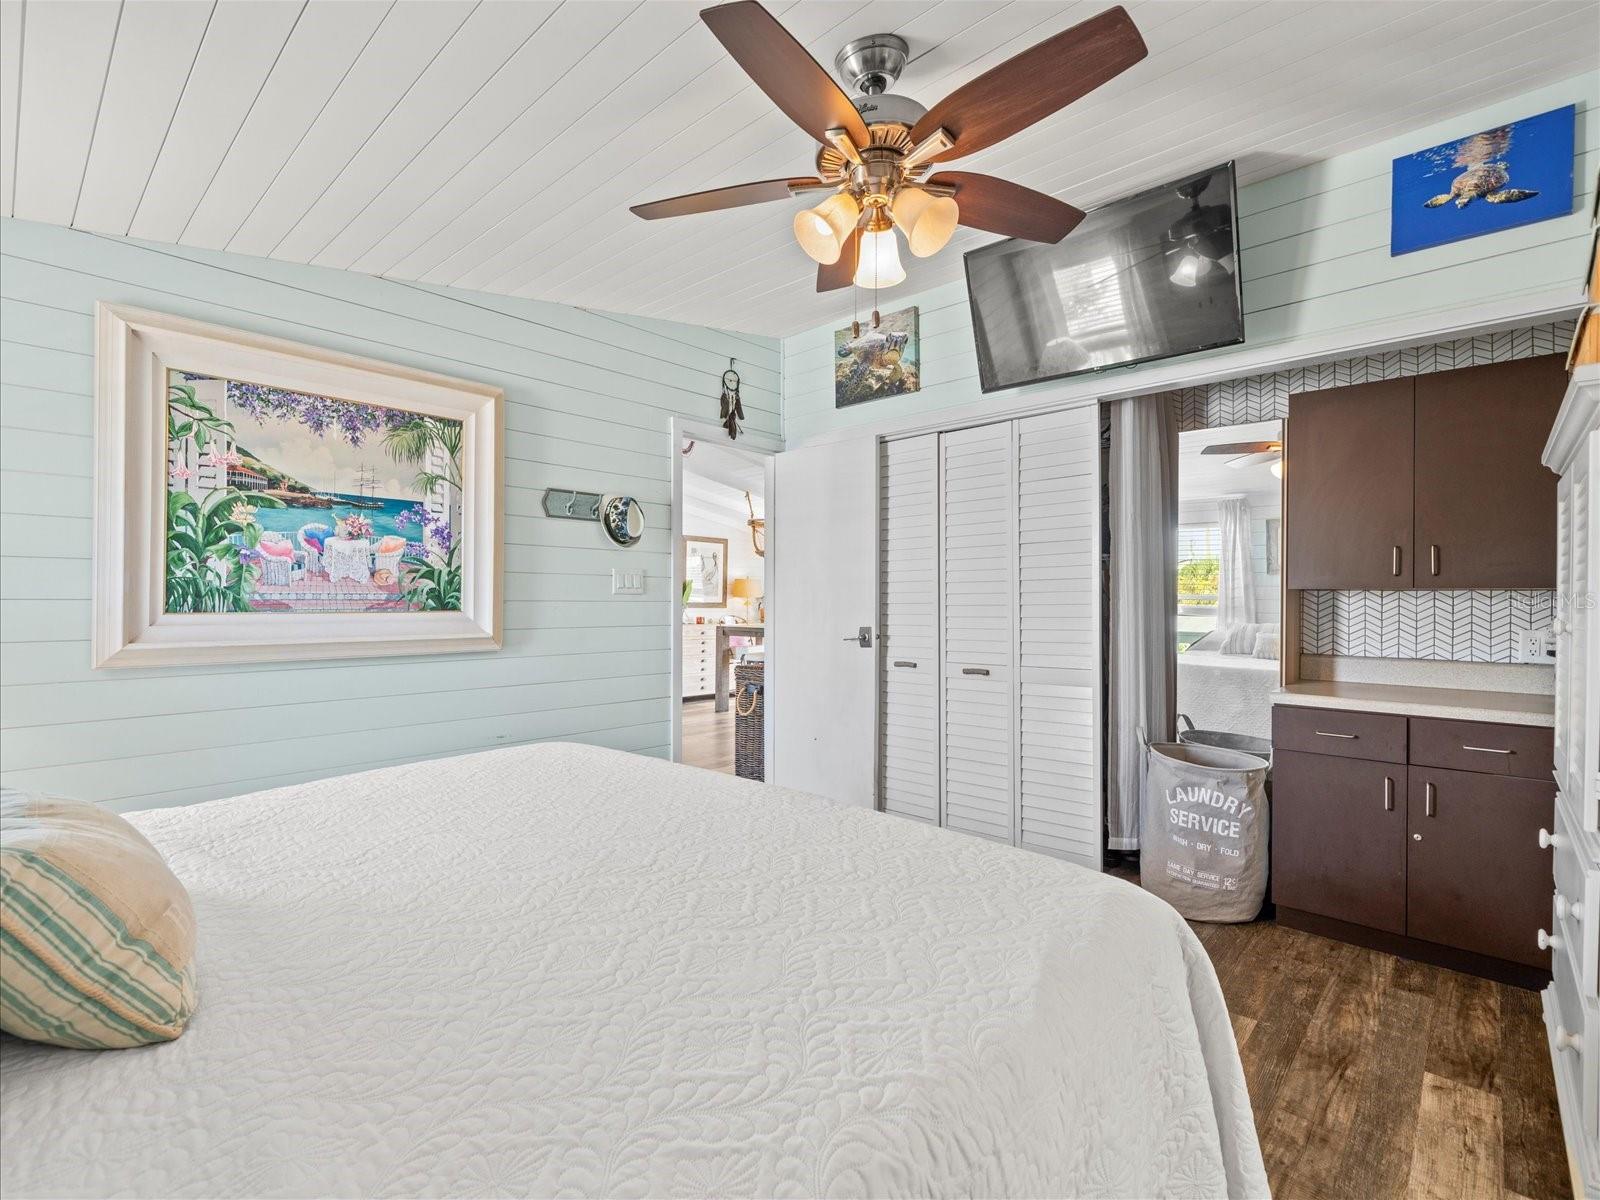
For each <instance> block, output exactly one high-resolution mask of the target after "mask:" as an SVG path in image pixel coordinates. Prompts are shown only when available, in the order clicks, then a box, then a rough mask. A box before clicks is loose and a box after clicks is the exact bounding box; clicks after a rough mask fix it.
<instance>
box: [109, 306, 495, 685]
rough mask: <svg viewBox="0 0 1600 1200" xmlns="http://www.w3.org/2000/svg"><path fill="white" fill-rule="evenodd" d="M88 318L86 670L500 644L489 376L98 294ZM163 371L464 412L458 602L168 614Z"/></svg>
mask: <svg viewBox="0 0 1600 1200" xmlns="http://www.w3.org/2000/svg"><path fill="white" fill-rule="evenodd" d="M95 325H96V330H95V337H96V341H95V348H96V353H95V472H94V574H93V581H94V585H93V596H94V599H93V633H92V641H91V654H92V665H93V666H94V667H95V668H96V669H99V668H121V667H150V666H175V665H185V664H191V665H192V664H207V663H232V662H265V661H274V660H294V659H332V658H368V657H376V656H381V655H397V654H405V655H418V654H454V653H461V652H466V651H491V650H496V649H499V647H500V645H501V638H502V615H501V610H502V605H503V599H504V597H503V584H502V561H501V560H502V549H501V547H502V544H503V540H504V539H503V537H502V525H503V521H504V508H503V498H502V492H503V467H502V462H501V459H502V454H501V450H502V441H503V422H504V412H503V410H504V398H503V393H502V392H501V390H500V389H499V388H497V387H493V386H491V385H489V384H485V383H479V382H476V381H472V380H465V379H455V378H451V377H448V376H444V375H436V374H433V373H431V372H428V371H420V370H414V369H411V368H408V367H401V366H397V365H394V364H392V363H385V362H381V361H378V360H375V359H368V358H361V357H358V356H356V355H351V354H342V353H339V352H336V351H332V350H326V349H323V348H321V347H316V346H309V345H303V344H300V343H296V342H291V341H288V340H285V339H282V338H276V337H268V336H265V335H262V334H255V333H247V332H243V331H240V330H236V329H227V328H224V327H222V326H217V325H208V324H204V323H202V322H199V321H192V320H189V319H187V318H184V317H177V316H172V315H169V314H166V313H159V312H151V311H147V310H143V309H136V308H128V307H123V306H121V305H112V304H106V303H103V302H102V303H99V304H97V305H96V306H95ZM172 370H181V371H184V372H191V373H195V374H199V375H205V376H214V377H217V378H220V379H237V380H248V381H251V382H253V383H257V384H262V385H266V386H269V387H272V388H277V389H283V390H285V391H293V392H301V393H306V394H308V395H312V396H329V397H338V398H341V399H343V400H347V401H354V402H356V403H358V404H372V405H377V406H380V407H392V408H402V409H405V410H408V411H411V412H416V413H419V414H424V415H428V416H435V417H440V418H447V419H451V420H455V421H460V422H461V423H462V425H461V448H460V455H459V457H460V477H461V484H460V489H459V504H460V529H459V533H458V536H457V537H456V544H457V547H458V554H459V561H460V564H461V578H460V592H461V595H460V603H459V608H458V609H455V610H452V611H437V612H425V611H390V612H316V613H312V612H258V611H236V612H168V611H167V608H168V603H167V597H166V552H167V545H168V543H167V493H168V484H169V477H168V471H169V463H168V454H169V442H168V437H167V433H168V429H167V402H168V400H167V398H168V380H169V371H172ZM174 444H176V443H174Z"/></svg>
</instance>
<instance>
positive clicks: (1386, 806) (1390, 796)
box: [1383, 775, 1394, 812]
mask: <svg viewBox="0 0 1600 1200" xmlns="http://www.w3.org/2000/svg"><path fill="white" fill-rule="evenodd" d="M1383 811H1384V812H1393V811H1394V780H1393V779H1391V778H1390V777H1389V776H1387V775H1385V776H1384V777H1383Z"/></svg>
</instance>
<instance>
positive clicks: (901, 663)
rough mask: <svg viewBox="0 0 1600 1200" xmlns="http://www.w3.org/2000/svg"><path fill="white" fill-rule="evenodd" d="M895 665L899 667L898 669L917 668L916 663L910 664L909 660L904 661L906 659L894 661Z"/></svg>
mask: <svg viewBox="0 0 1600 1200" xmlns="http://www.w3.org/2000/svg"><path fill="white" fill-rule="evenodd" d="M894 665H895V666H897V667H912V668H915V667H916V665H917V664H916V663H914V662H910V661H909V660H907V659H904V658H897V659H895V660H894Z"/></svg>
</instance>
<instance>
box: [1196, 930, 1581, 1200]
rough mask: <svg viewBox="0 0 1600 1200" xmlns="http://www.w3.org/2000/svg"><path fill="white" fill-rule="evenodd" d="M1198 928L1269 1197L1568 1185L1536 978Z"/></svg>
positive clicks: (1304, 938) (1511, 1198)
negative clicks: (1510, 980)
mask: <svg viewBox="0 0 1600 1200" xmlns="http://www.w3.org/2000/svg"><path fill="white" fill-rule="evenodd" d="M1194 929H1195V932H1196V933H1197V934H1198V935H1199V936H1200V940H1201V941H1202V942H1203V943H1204V944H1205V947H1206V949H1207V950H1208V951H1209V952H1210V954H1211V961H1212V962H1213V964H1215V966H1216V969H1217V976H1218V978H1219V979H1220V980H1221V982H1222V990H1223V993H1224V995H1226V997H1227V1000H1228V1009H1229V1012H1230V1014H1231V1015H1232V1017H1233V1026H1234V1033H1235V1036H1236V1037H1237V1038H1238V1040H1239V1053H1240V1056H1241V1058H1242V1059H1243V1060H1244V1069H1245V1078H1246V1080H1247V1082H1248V1084H1249V1088H1250V1099H1251V1101H1252V1103H1253V1104H1254V1106H1255V1114H1256V1126H1257V1129H1258V1130H1259V1132H1260V1135H1261V1149H1262V1154H1263V1156H1264V1157H1265V1159H1266V1163H1267V1174H1268V1176H1269V1178H1270V1179H1271V1181H1272V1191H1273V1195H1274V1196H1276V1197H1278V1200H1299V1198H1302V1197H1305V1198H1316V1200H1344V1198H1346V1197H1348V1198H1349V1200H1383V1198H1387V1197H1406V1198H1408V1200H1414V1198H1429V1200H1431V1198H1433V1197H1438V1198H1440V1200H1445V1198H1449V1200H1468V1198H1474V1197H1501V1198H1506V1200H1518V1198H1522V1197H1526V1198H1527V1200H1547V1198H1548V1200H1563V1198H1565V1197H1570V1196H1571V1195H1572V1190H1571V1178H1570V1176H1569V1175H1568V1173H1567V1159H1566V1149H1565V1147H1564V1145H1563V1143H1562V1139H1561V1124H1560V1118H1559V1116H1558V1115H1557V1111H1556V1097H1555V1082H1554V1080H1553V1078H1552V1076H1551V1071H1550V1056H1549V1052H1548V1050H1547V1049H1546V1042H1545V1038H1544V1023H1543V1019H1542V1017H1541V1015H1540V1007H1539V997H1538V995H1537V993H1534V992H1530V991H1526V990H1524V989H1521V988H1514V987H1508V986H1506V985H1504V984H1497V983H1491V982H1489V981H1487V980H1483V979H1477V978H1475V977H1473V976H1469V975H1461V974H1458V973H1456V972H1454V971H1446V970H1444V969H1442V968H1439V967H1430V966H1425V965H1423V964H1420V963H1413V962H1407V961H1405V960H1404V959H1399V958H1395V957H1393V956H1392V955H1388V954H1381V953H1379V952H1377V951H1373V950H1365V949H1362V948H1361V947H1359V946H1348V945H1345V944H1344V943H1342V942H1334V941H1329V940H1328V939H1326V938H1321V937H1318V936H1316V935H1315V934H1310V933H1302V932H1300V931H1299V930H1294V929H1288V928H1284V927H1281V926H1278V925H1275V924H1273V923H1271V922H1256V923H1253V924H1250V925H1204V924H1195V926H1194Z"/></svg>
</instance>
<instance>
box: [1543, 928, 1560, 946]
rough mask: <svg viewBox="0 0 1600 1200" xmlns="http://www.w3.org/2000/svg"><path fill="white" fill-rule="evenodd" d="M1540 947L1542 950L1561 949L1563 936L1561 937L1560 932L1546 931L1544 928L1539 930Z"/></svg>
mask: <svg viewBox="0 0 1600 1200" xmlns="http://www.w3.org/2000/svg"><path fill="white" fill-rule="evenodd" d="M1539 949H1541V950H1559V949H1561V937H1560V935H1559V934H1554V933H1546V932H1545V931H1544V930H1542V929H1541V930H1539Z"/></svg>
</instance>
